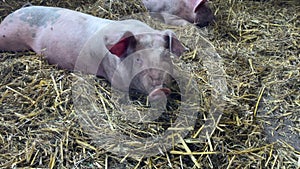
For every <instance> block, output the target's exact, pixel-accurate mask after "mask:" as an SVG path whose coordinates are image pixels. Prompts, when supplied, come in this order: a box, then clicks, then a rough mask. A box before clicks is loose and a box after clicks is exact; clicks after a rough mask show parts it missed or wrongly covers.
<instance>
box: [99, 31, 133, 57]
mask: <svg viewBox="0 0 300 169" xmlns="http://www.w3.org/2000/svg"><path fill="white" fill-rule="evenodd" d="M105 43H106V47H107V49H108V50H109V51H110V53H112V54H114V55H116V56H118V57H119V58H121V59H122V58H125V57H126V56H127V55H128V54H129V53H130V52H131V51H132V49H133V48H134V47H135V45H136V39H135V37H134V35H133V34H132V32H130V31H126V32H124V33H119V34H115V35H110V36H106V37H105Z"/></svg>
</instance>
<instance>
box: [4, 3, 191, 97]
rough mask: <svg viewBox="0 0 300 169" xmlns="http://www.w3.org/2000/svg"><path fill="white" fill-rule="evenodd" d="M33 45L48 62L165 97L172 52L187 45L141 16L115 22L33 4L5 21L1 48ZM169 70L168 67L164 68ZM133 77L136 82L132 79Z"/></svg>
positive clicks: (19, 48) (178, 52)
mask: <svg viewBox="0 0 300 169" xmlns="http://www.w3.org/2000/svg"><path fill="white" fill-rule="evenodd" d="M24 50H33V51H34V52H36V53H37V54H41V55H44V56H45V59H46V60H47V61H48V62H49V64H55V65H57V66H58V67H59V68H62V69H67V70H71V71H73V70H79V71H81V72H84V73H89V74H94V75H96V76H99V77H104V78H105V79H107V80H108V81H109V82H111V83H112V87H115V88H117V89H119V90H121V91H128V90H129V88H128V86H129V84H131V85H130V87H132V88H134V89H137V90H139V91H141V92H143V93H145V94H148V96H149V98H150V99H153V100H155V99H159V98H161V97H165V95H167V94H169V93H170V92H171V91H170V89H169V88H167V87H164V85H165V83H167V81H168V80H166V79H169V78H170V77H168V76H167V73H168V74H172V69H173V68H172V60H171V57H172V56H180V55H181V54H182V53H183V52H184V51H185V50H186V48H185V47H184V46H183V45H182V44H181V43H180V41H179V40H178V39H177V37H176V36H175V34H174V33H173V32H172V31H170V30H163V31H160V30H155V29H153V28H151V27H150V26H148V25H147V24H145V23H143V22H141V21H138V20H133V19H129V20H122V21H113V20H107V19H102V18H98V17H94V16H91V15H88V14H84V13H80V12H76V11H73V10H69V9H64V8H58V7H44V6H29V7H23V8H20V9H18V10H16V11H15V12H13V13H11V14H10V15H8V16H7V17H6V18H5V19H4V20H3V21H2V23H1V24H0V51H24ZM164 69H165V70H166V71H164ZM130 80H132V81H130Z"/></svg>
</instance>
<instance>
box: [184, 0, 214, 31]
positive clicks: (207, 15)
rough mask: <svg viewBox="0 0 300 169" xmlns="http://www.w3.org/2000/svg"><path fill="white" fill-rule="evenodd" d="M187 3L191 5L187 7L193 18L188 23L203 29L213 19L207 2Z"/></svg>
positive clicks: (201, 0)
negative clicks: (191, 10) (190, 10)
mask: <svg viewBox="0 0 300 169" xmlns="http://www.w3.org/2000/svg"><path fill="white" fill-rule="evenodd" d="M188 3H191V4H189V5H190V7H192V9H193V17H192V18H191V21H190V22H193V23H194V24H196V25H197V26H199V27H204V26H207V25H208V24H209V23H211V22H212V21H213V20H214V19H215V17H214V14H213V12H212V10H211V9H210V8H209V5H208V2H207V0H188Z"/></svg>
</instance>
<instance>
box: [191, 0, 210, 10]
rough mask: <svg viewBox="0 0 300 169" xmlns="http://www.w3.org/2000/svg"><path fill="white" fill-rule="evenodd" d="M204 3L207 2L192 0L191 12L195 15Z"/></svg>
mask: <svg viewBox="0 0 300 169" xmlns="http://www.w3.org/2000/svg"><path fill="white" fill-rule="evenodd" d="M205 2H207V0H192V5H193V12H194V13H196V12H197V11H198V10H199V8H200V6H202V5H204V3H205Z"/></svg>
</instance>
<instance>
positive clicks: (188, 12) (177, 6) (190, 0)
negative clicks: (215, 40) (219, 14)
mask: <svg viewBox="0 0 300 169" xmlns="http://www.w3.org/2000/svg"><path fill="white" fill-rule="evenodd" d="M142 2H143V4H144V6H145V7H146V8H147V9H148V11H149V12H151V13H152V12H153V13H160V14H159V16H158V15H157V14H156V15H154V16H155V17H157V16H158V17H162V18H161V19H163V21H164V22H165V23H167V24H171V25H177V26H181V25H187V24H188V23H192V24H195V25H196V26H198V27H204V26H208V25H209V23H211V22H212V21H213V20H214V18H215V17H214V14H213V12H212V10H211V9H210V8H209V5H208V2H207V0H143V1H142Z"/></svg>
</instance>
